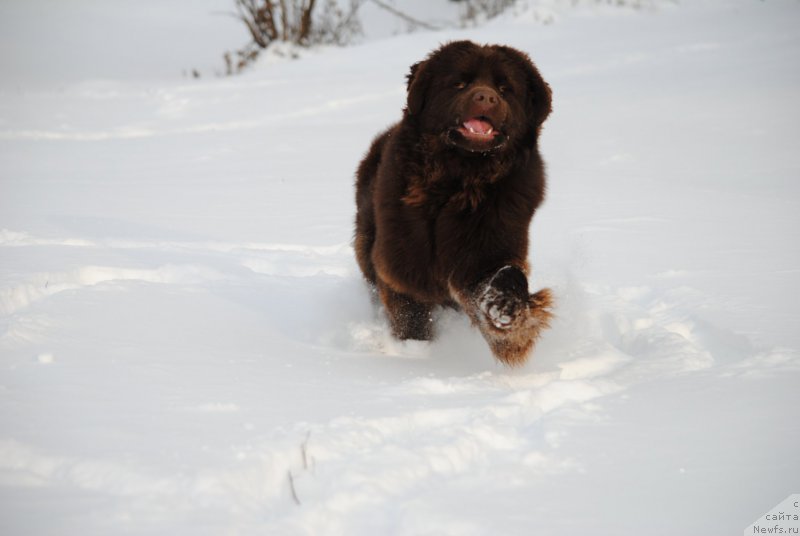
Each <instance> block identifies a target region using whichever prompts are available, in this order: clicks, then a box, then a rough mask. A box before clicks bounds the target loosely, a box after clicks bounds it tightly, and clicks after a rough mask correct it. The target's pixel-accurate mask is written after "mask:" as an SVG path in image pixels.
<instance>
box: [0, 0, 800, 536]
mask: <svg viewBox="0 0 800 536" xmlns="http://www.w3.org/2000/svg"><path fill="white" fill-rule="evenodd" d="M86 5H87V6H88V7H87V9H95V8H97V6H96V5H94V4H92V3H87V4H86ZM92 6H94V7H92ZM556 11H557V14H558V17H557V20H555V21H554V22H553V23H552V24H548V25H542V24H539V23H537V22H536V21H535V19H536V17H535V16H530V14H529V16H526V15H525V13H520V14H518V15H517V16H516V17H505V18H503V19H500V20H496V21H493V22H492V23H490V24H488V25H486V26H483V27H481V28H477V29H472V30H469V31H467V30H463V31H456V30H448V31H442V32H431V33H418V34H414V35H405V36H396V37H390V38H389V37H387V38H385V39H379V40H375V41H371V42H368V43H365V44H362V45H359V46H353V47H350V48H344V49H324V50H319V51H315V52H312V53H310V54H308V55H307V57H305V58H303V59H302V60H300V61H295V62H283V63H281V62H278V63H275V62H270V63H267V62H265V63H264V64H261V65H258V66H256V68H255V69H254V70H253V71H252V72H250V73H248V74H246V75H243V76H239V77H235V78H226V79H207V78H205V79H202V80H200V81H188V80H181V79H180V77H179V75H178V72H177V68H176V77H175V80H163V76H164V73H165V72H167V71H166V70H165V69H164V65H163V64H159V66H158V68H157V69H156V68H155V67H154V71H153V72H155V73H157V74H155V75H154V76H153V77H152V78H148V77H146V76H144V75H140V74H138V73H139V71H138V68H137V69H132V72H131V73H129V75H128V76H121V75H120V76H114V74H113V73H112V74H110V75H109V77H107V78H106V79H104V80H99V79H96V78H92V79H86V80H83V81H80V82H75V81H73V80H72V77H70V80H69V81H67V82H63V81H62V80H60V79H59V80H56V79H55V76H56V75H53V76H54V79H53V80H52V84H51V85H50V86H47V84H44V85H43V84H42V82H41V80H40V78H46V77H47V73H35V74H37V75H38V77H39V78H37V77H32V78H31V80H33V79H34V78H37V80H39V81H38V82H36V83H34V82H30V83H29V84H28V85H26V84H23V83H21V84H19V85H14V84H9V85H6V84H4V85H3V86H2V88H3V89H2V99H0V532H1V533H3V534H26V535H27V534H81V535H89V534H117V533H127V532H130V533H136V534H190V533H191V534H215V535H216V534H347V535H351V534H413V535H416V534H551V535H559V534H579V533H584V534H609V535H612V534H613V535H620V534H665V535H674V534H730V533H735V534H739V533H740V532H741V531H742V530H743V529H744V528H745V527H747V526H748V525H749V524H751V523H752V522H753V521H754V520H756V519H757V518H758V517H759V516H761V515H762V514H764V513H765V512H767V511H768V510H769V509H770V508H772V507H773V506H775V505H777V504H778V503H779V502H780V501H782V500H783V499H785V498H786V497H787V496H788V495H790V494H791V493H797V492H798V491H799V489H798V486H800V459H798V456H797V451H798V450H799V449H798V447H800V428H798V426H797V424H796V423H797V422H799V421H800V405H799V404H798V402H799V401H800V398H799V397H798V382H799V381H800V355H798V348H799V347H800V331H799V330H797V325H798V322H800V309H799V308H798V306H797V298H798V295H799V294H800V293H798V290H800V250H799V249H798V247H797V244H798V243H800V236H798V235H800V232H798V229H800V225H798V224H799V223H800V221H799V220H800V217H798V195H799V194H800V186H798V183H797V179H798V176H800V147H798V140H800V107H798V105H797V95H798V94H800V71H798V69H797V68H796V65H800V61H798V60H800V34H798V32H797V27H798V23H800V7H798V5H797V3H796V2H790V1H783V2H756V1H745V0H739V1H736V2H723V1H714V2H704V3H689V2H686V3H680V4H675V5H666V4H665V5H661V7H659V8H658V9H653V10H621V9H612V8H581V9H577V10H569V9H566V8H564V9H561V10H556ZM197 16H198V17H204V16H207V13H206V12H200V13H199V14H198V15H197ZM3 24H4V25H8V24H10V23H9V21H8V20H7V19H6V20H4V22H3ZM75 24H80V20H76V21H75ZM87 24H88V23H87ZM17 31H20V30H19V29H18V30H17ZM30 31H33V29H30ZM91 32H92V28H91V27H90V26H87V28H86V30H85V35H87V36H89V35H92V34H91ZM126 35H127V34H126ZM130 35H133V39H134V41H133V43H134V44H135V43H136V41H135V38H136V35H137V34H136V33H135V32H133V33H131V34H130ZM156 35H157V36H158V35H161V34H156ZM166 35H169V34H166ZM454 38H471V39H475V40H477V41H482V42H503V43H507V44H510V45H513V46H517V47H519V48H521V49H523V50H526V51H527V52H529V53H530V54H531V56H532V57H533V59H534V61H535V62H536V63H537V65H538V67H539V69H540V71H541V72H542V74H543V76H544V77H545V79H546V80H548V82H550V84H551V85H552V87H553V91H554V108H555V112H554V114H553V115H552V116H551V118H550V119H549V120H548V122H547V123H546V124H545V129H544V133H543V139H542V154H543V156H544V158H545V160H546V162H547V163H548V170H549V194H548V199H547V201H546V202H545V205H544V206H543V208H542V209H541V210H540V211H539V212H538V213H537V215H536V216H535V218H534V222H533V227H532V258H531V262H532V266H533V267H534V273H533V277H532V287H533V288H539V287H542V286H550V287H552V288H553V290H554V293H555V296H556V299H557V309H556V314H557V317H558V318H557V321H556V322H555V324H554V326H553V328H552V329H551V330H549V331H548V332H547V333H546V334H545V336H544V338H543V340H542V341H541V343H540V345H539V346H538V348H537V350H536V352H535V355H534V357H533V359H531V361H530V363H529V364H528V365H527V366H526V367H524V368H522V369H520V370H509V369H506V368H503V367H502V366H499V365H498V364H496V363H495V362H494V361H493V360H492V357H491V354H490V352H489V350H488V349H487V347H486V345H485V343H484V342H483V340H482V339H481V337H480V335H479V334H478V333H477V331H476V330H474V329H472V328H471V327H470V326H469V324H468V322H467V320H466V319H465V318H464V317H463V316H460V315H457V314H455V313H452V312H447V313H443V317H442V319H441V321H442V325H443V328H442V334H441V337H440V338H439V340H437V341H436V342H434V343H431V344H425V343H398V342H396V341H393V340H392V339H391V338H390V337H389V335H388V330H387V326H386V324H385V322H384V320H383V319H382V317H381V316H380V314H379V312H378V311H376V310H375V309H374V307H373V306H372V304H371V303H370V298H369V295H368V292H367V290H366V289H365V287H364V285H363V283H362V282H361V280H360V277H359V274H358V271H357V268H356V265H355V262H354V260H353V257H352V250H351V248H350V237H351V222H352V217H353V210H354V206H353V200H352V196H353V190H352V180H353V172H354V169H355V166H356V164H357V162H358V160H359V158H360V157H361V156H362V154H363V152H364V151H365V150H366V149H367V146H368V144H369V141H370V140H371V138H372V136H373V135H375V134H376V133H377V132H378V131H379V130H380V129H382V128H384V127H385V126H386V125H388V124H389V123H391V122H393V121H395V120H396V119H397V118H398V117H399V113H400V109H401V107H402V106H403V99H404V87H403V81H404V74H405V72H406V71H407V68H408V66H409V65H410V64H411V63H413V62H414V61H417V60H419V59H420V58H422V57H423V56H424V55H425V54H426V53H427V52H428V51H429V50H430V49H432V48H433V47H435V46H437V45H438V44H439V43H440V42H442V41H446V40H448V39H454ZM141 39H142V40H145V39H149V40H150V41H148V43H147V46H146V47H145V48H143V54H145V55H144V58H146V57H149V56H147V54H146V53H151V52H152V51H154V50H156V47H155V46H154V44H153V42H152V39H154V37H153V35H145V36H142V37H141ZM164 39H166V37H164ZM129 45H130V44H129V43H126V46H129ZM143 45H144V43H143ZM117 46H122V45H119V44H118V45H117ZM162 46H164V47H167V46H169V42H168V41H165V42H163V43H162ZM68 57H74V56H70V55H68ZM141 59H143V58H140V60H141ZM7 60H8V61H11V60H10V59H9V58H8V57H6V56H3V61H4V62H5V61H7ZM153 61H155V62H158V61H162V62H163V61H165V60H164V58H163V57H161V58H154V60H153ZM123 65H124V64H123ZM137 65H138V66H140V65H141V64H139V63H137ZM186 67H191V66H189V65H187V66H186ZM75 69H76V71H79V72H88V71H81V70H80V69H78V66H76V68H75Z"/></svg>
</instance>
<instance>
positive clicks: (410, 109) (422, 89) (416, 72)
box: [406, 60, 430, 115]
mask: <svg viewBox="0 0 800 536" xmlns="http://www.w3.org/2000/svg"><path fill="white" fill-rule="evenodd" d="M427 67H428V60H425V61H419V62H417V63H415V64H414V65H412V66H411V69H410V70H409V72H408V75H406V88H407V90H408V97H407V101H406V112H407V113H408V114H409V115H417V114H419V113H420V112H421V111H422V108H424V107H425V94H426V93H427V92H428V86H429V85H430V75H429V74H428V68H427Z"/></svg>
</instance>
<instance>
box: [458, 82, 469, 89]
mask: <svg viewBox="0 0 800 536" xmlns="http://www.w3.org/2000/svg"><path fill="white" fill-rule="evenodd" d="M465 87H467V83H466V82H464V81H461V82H458V83H457V84H456V89H464V88H465Z"/></svg>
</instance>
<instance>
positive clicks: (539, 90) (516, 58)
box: [497, 46, 553, 135]
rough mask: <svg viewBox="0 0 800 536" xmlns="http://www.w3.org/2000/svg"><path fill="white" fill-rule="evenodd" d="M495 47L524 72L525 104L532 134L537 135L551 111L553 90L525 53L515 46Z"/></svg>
mask: <svg viewBox="0 0 800 536" xmlns="http://www.w3.org/2000/svg"><path fill="white" fill-rule="evenodd" d="M497 49H498V50H499V51H500V52H502V53H503V54H505V55H506V57H507V58H509V59H510V60H511V61H512V62H513V63H514V65H516V67H517V69H519V70H520V71H522V73H523V74H524V77H525V85H526V88H525V89H526V91H527V94H528V98H527V103H526V104H527V106H528V107H529V108H528V109H529V113H530V114H531V120H532V123H533V125H532V127H533V129H534V133H535V134H534V135H538V132H539V129H540V128H541V126H542V123H544V121H545V119H547V117H548V116H549V115H550V112H552V111H553V91H552V90H551V89H550V85H549V84H548V83H547V82H545V81H544V79H543V78H542V75H540V74H539V70H538V69H537V68H536V66H535V65H534V64H533V62H532V61H531V59H530V57H529V56H528V55H527V54H525V53H524V52H521V51H519V50H517V49H516V48H511V47H506V46H498V47H497Z"/></svg>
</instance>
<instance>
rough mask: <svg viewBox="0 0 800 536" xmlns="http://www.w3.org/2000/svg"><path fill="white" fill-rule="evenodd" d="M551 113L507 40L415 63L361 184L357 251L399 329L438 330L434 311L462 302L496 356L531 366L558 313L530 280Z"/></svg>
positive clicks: (542, 86)
mask: <svg viewBox="0 0 800 536" xmlns="http://www.w3.org/2000/svg"><path fill="white" fill-rule="evenodd" d="M550 109H551V99H550V87H549V86H548V85H547V84H546V83H545V82H544V80H543V79H542V77H541V76H540V75H539V72H538V70H537V69H536V67H535V66H534V65H533V63H532V62H531V61H530V59H529V58H528V56H527V55H526V54H524V53H522V52H520V51H518V50H516V49H513V48H510V47H505V46H497V45H491V46H488V45H487V46H480V45H477V44H475V43H472V42H469V41H457V42H452V43H448V44H446V45H444V46H442V47H441V48H439V49H437V50H435V51H434V52H432V53H431V54H430V55H429V56H428V57H427V58H426V59H425V60H424V61H421V62H419V63H416V64H415V65H413V66H412V67H411V71H410V73H409V74H408V97H407V104H406V108H405V109H404V110H403V117H402V119H401V121H400V122H399V123H397V124H395V125H394V126H392V127H391V128H389V129H388V130H387V131H385V132H383V133H382V134H380V135H379V136H378V137H377V138H376V139H375V140H374V141H373V143H372V146H371V147H370V149H369V151H368V153H367V154H366V156H365V157H364V159H363V160H362V161H361V164H360V165H359V167H358V171H357V181H356V204H357V214H356V231H355V250H356V257H357V259H358V263H359V266H360V267H361V270H362V272H363V273H364V277H365V278H366V279H367V281H368V282H369V283H370V284H372V285H374V287H375V288H376V289H377V293H378V296H379V297H380V299H381V301H382V302H383V305H384V307H385V309H386V313H387V315H388V317H389V321H390V324H391V326H392V331H393V334H394V335H395V336H396V337H398V338H401V339H430V338H432V337H433V334H434V330H433V325H432V316H431V313H432V311H433V309H434V308H435V307H436V306H443V305H444V306H455V307H460V308H462V309H463V310H464V311H465V312H466V314H467V315H468V316H469V317H470V318H471V319H472V322H473V323H474V324H475V325H476V326H477V327H478V328H479V329H480V331H481V333H482V335H483V337H484V339H486V341H487V342H488V343H489V346H490V348H491V350H492V352H493V353H494V355H495V356H496V357H497V359H499V360H500V361H502V362H503V363H506V364H509V365H520V364H522V363H524V362H525V360H526V359H527V357H528V355H529V353H530V351H531V348H532V347H533V344H534V342H535V341H536V339H537V338H538V337H539V334H540V332H541V330H542V329H544V328H546V327H547V326H548V322H549V320H550V318H551V313H550V308H551V307H552V299H551V295H550V291H549V290H547V289H543V290H540V291H539V292H536V293H535V294H529V291H528V280H527V274H528V263H527V258H528V228H529V226H530V222H531V218H532V217H533V214H534V211H535V210H536V208H537V207H538V206H539V204H540V203H541V202H542V200H543V198H544V191H545V173H544V164H543V162H542V158H541V156H540V154H539V149H538V141H539V133H540V131H541V126H542V123H543V122H544V120H545V119H546V118H547V116H548V115H549V113H550Z"/></svg>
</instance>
